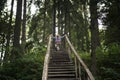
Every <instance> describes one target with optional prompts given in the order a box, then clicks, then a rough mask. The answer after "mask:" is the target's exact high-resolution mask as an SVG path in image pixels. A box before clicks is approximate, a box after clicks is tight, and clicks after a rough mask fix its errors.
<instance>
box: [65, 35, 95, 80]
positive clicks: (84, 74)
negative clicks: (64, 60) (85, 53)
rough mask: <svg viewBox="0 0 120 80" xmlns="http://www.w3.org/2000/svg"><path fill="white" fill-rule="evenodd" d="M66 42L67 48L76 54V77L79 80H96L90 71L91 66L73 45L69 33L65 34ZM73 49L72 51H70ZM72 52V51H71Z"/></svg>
mask: <svg viewBox="0 0 120 80" xmlns="http://www.w3.org/2000/svg"><path fill="white" fill-rule="evenodd" d="M65 38H66V42H67V44H68V47H70V48H68V49H67V50H69V51H68V52H71V51H72V52H71V53H73V54H74V60H75V61H74V62H75V70H76V78H78V79H79V80H95V79H94V77H93V75H92V73H91V72H90V70H89V68H88V67H87V66H86V65H85V63H84V62H83V60H82V59H81V58H80V56H79V55H78V53H77V51H76V50H75V49H74V47H73V45H72V44H71V42H70V40H69V39H68V37H67V35H65ZM70 49H71V51H70ZM69 54H70V53H69Z"/></svg>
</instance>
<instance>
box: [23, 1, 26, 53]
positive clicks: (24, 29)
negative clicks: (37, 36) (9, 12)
mask: <svg viewBox="0 0 120 80" xmlns="http://www.w3.org/2000/svg"><path fill="white" fill-rule="evenodd" d="M25 44H26V0H24V8H23V24H22V49H23V51H24V47H25Z"/></svg>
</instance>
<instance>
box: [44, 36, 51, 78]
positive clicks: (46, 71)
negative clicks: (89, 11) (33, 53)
mask: <svg viewBox="0 0 120 80" xmlns="http://www.w3.org/2000/svg"><path fill="white" fill-rule="evenodd" d="M51 41H52V39H51V35H50V36H49V42H48V46H47V52H46V56H45V61H44V67H43V73H42V80H47V77H48V63H49V57H50V47H51Z"/></svg>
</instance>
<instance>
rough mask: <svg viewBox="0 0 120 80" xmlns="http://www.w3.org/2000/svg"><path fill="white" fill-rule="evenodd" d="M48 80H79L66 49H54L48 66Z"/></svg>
mask: <svg viewBox="0 0 120 80" xmlns="http://www.w3.org/2000/svg"><path fill="white" fill-rule="evenodd" d="M48 80H77V79H76V77H75V66H74V64H73V62H72V60H71V59H70V58H69V55H68V54H67V52H65V51H53V52H52V53H51V56H50V61H49V66H48Z"/></svg>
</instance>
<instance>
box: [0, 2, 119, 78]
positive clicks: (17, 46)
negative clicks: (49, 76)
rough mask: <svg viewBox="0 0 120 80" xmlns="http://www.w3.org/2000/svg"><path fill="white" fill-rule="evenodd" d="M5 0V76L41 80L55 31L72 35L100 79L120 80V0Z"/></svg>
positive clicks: (1, 39)
mask: <svg viewBox="0 0 120 80" xmlns="http://www.w3.org/2000/svg"><path fill="white" fill-rule="evenodd" d="M0 1H1V2H0V80H42V72H43V66H44V59H45V54H46V50H47V44H48V37H49V35H50V34H52V35H53V36H55V34H56V33H59V34H60V35H64V34H66V35H67V36H68V37H69V39H70V41H71V43H72V44H73V45H74V47H75V49H76V50H77V52H78V53H79V56H80V57H81V58H82V59H83V61H84V62H85V64H86V65H87V66H88V67H89V69H90V71H91V72H92V74H93V76H94V77H95V80H120V58H119V56H120V12H119V10H120V0H0Z"/></svg>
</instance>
